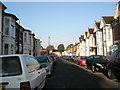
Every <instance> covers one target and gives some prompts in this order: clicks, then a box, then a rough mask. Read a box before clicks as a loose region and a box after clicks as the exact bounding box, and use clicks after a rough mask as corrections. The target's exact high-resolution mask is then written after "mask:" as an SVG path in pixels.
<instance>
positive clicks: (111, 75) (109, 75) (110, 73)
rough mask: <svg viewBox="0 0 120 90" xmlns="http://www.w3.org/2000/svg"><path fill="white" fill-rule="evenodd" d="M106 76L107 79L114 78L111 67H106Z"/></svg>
mask: <svg viewBox="0 0 120 90" xmlns="http://www.w3.org/2000/svg"><path fill="white" fill-rule="evenodd" d="M108 78H109V79H114V78H115V76H114V74H113V72H112V70H111V69H108Z"/></svg>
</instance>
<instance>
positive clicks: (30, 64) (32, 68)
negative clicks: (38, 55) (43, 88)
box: [24, 56, 42, 88]
mask: <svg viewBox="0 0 120 90" xmlns="http://www.w3.org/2000/svg"><path fill="white" fill-rule="evenodd" d="M24 61H25V63H26V67H27V71H28V75H27V79H28V80H29V81H30V84H31V88H35V87H37V86H39V85H40V84H41V83H42V76H41V70H40V64H39V63H38V62H37V60H36V59H35V58H34V57H32V56H24Z"/></svg>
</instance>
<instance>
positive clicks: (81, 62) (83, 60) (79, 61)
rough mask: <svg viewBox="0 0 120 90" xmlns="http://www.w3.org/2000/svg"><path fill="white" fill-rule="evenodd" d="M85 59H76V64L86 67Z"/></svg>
mask: <svg viewBox="0 0 120 90" xmlns="http://www.w3.org/2000/svg"><path fill="white" fill-rule="evenodd" d="M87 58H88V57H87V56H80V57H79V58H77V60H76V63H77V64H79V65H86V59H87Z"/></svg>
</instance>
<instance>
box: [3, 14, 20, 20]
mask: <svg viewBox="0 0 120 90" xmlns="http://www.w3.org/2000/svg"><path fill="white" fill-rule="evenodd" d="M4 15H6V16H10V17H13V18H14V19H15V20H16V21H17V20H19V19H18V18H17V17H16V16H15V15H14V14H10V13H5V12H4Z"/></svg>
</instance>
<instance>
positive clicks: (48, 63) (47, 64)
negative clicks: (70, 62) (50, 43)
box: [35, 55, 53, 75]
mask: <svg viewBox="0 0 120 90" xmlns="http://www.w3.org/2000/svg"><path fill="white" fill-rule="evenodd" d="M35 58H36V59H37V61H38V62H39V63H40V64H41V66H42V67H43V68H45V70H46V72H47V75H51V73H52V69H53V67H52V60H51V59H50V57H49V56H48V55H41V56H36V57H35Z"/></svg>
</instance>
